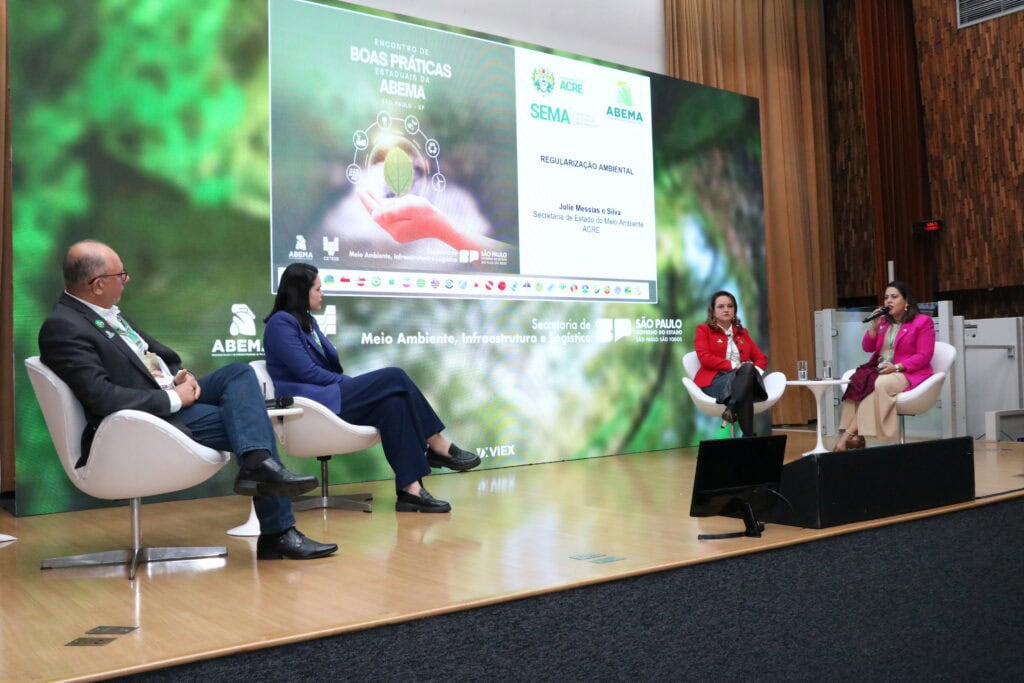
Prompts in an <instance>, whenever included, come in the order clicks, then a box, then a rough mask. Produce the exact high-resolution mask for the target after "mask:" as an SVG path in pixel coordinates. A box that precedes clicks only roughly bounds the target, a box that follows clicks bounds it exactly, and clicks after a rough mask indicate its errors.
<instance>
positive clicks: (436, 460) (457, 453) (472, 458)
mask: <svg viewBox="0 0 1024 683" xmlns="http://www.w3.org/2000/svg"><path fill="white" fill-rule="evenodd" d="M427 462H428V463H429V464H430V466H431V467H433V468H434V469H436V470H437V469H441V468H442V467H447V468H448V469H450V470H455V471H456V472H465V471H466V470H471V469H473V468H474V467H476V466H477V465H479V464H480V456H478V455H476V454H475V453H470V452H469V451H464V450H462V449H461V448H459V447H458V446H456V445H455V444H452V445H451V447H449V448H448V455H441V454H440V453H438V452H437V451H435V450H434V449H433V448H430V447H429V446H428V447H427Z"/></svg>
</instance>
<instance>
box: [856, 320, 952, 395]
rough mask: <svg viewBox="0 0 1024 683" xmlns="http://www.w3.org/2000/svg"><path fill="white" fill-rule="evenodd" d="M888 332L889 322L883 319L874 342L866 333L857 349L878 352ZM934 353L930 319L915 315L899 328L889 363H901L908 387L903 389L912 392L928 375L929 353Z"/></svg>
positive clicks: (932, 329) (929, 371) (930, 362)
mask: <svg viewBox="0 0 1024 683" xmlns="http://www.w3.org/2000/svg"><path fill="white" fill-rule="evenodd" d="M888 331H889V321H887V320H883V321H882V324H881V326H880V327H879V328H878V336H876V337H875V338H874V339H872V338H871V335H870V334H868V333H867V332H865V333H864V339H863V340H862V341H861V347H862V348H863V349H864V350H865V351H867V352H868V353H874V352H876V351H879V352H880V351H881V350H882V344H883V343H884V342H885V335H886V332H888ZM934 352H935V323H934V321H933V320H932V318H931V316H928V315H923V314H918V315H916V316H914V319H913V320H912V321H911V322H909V323H907V324H905V325H903V326H902V327H900V331H899V332H898V333H897V334H896V341H895V342H893V360H892V362H893V363H903V367H904V368H906V370H904V371H903V374H904V375H905V376H906V378H907V381H908V382H910V386H908V387H907V389H906V390H910V389H913V388H914V387H916V386H917V385H918V384H920V383H921V382H923V381H925V380H926V379H928V378H929V377H931V376H932V374H933V372H932V353H934Z"/></svg>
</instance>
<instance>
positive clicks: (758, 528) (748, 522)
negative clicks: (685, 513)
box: [697, 500, 764, 541]
mask: <svg viewBox="0 0 1024 683" xmlns="http://www.w3.org/2000/svg"><path fill="white" fill-rule="evenodd" d="M736 503H737V506H738V507H739V511H740V514H742V515H743V524H744V526H746V528H745V529H744V530H743V531H732V532H730V533H726V534H697V540H698V541H706V540H714V539H717V538H742V537H743V536H750V537H752V538H761V532H762V531H764V524H762V523H761V522H759V521H757V517H755V516H754V508H752V507H750V501H749V500H743V501H736Z"/></svg>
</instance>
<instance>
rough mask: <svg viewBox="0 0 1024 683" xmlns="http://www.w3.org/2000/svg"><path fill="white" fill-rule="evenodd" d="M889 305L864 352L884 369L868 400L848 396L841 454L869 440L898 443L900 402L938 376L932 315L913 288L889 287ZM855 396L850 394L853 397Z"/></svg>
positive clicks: (865, 341)
mask: <svg viewBox="0 0 1024 683" xmlns="http://www.w3.org/2000/svg"><path fill="white" fill-rule="evenodd" d="M883 306H884V307H885V308H888V313H886V314H885V315H884V316H881V317H878V318H875V319H874V320H873V321H872V322H871V325H870V327H868V330H867V332H865V333H864V339H863V341H862V342H861V347H862V348H863V349H864V350H865V351H867V352H869V353H871V354H872V356H871V361H869V362H871V363H872V365H873V366H874V367H876V368H877V370H878V373H877V375H878V376H877V378H876V379H875V384H874V390H873V391H871V393H869V394H868V395H867V396H865V397H864V398H863V399H862V400H853V399H851V398H848V397H847V396H844V397H843V414H842V417H841V418H840V420H839V429H840V430H846V431H845V433H844V434H843V435H842V436H841V437H840V439H839V441H838V443H836V446H835V450H839V451H843V450H846V449H847V448H863V447H864V445H865V441H864V437H865V436H877V437H879V438H881V439H882V440H883V441H890V442H891V441H895V440H896V438H897V436H899V425H898V422H897V419H898V416H897V415H896V398H897V397H898V396H899V395H900V393H901V392H904V391H907V390H908V389H913V388H914V387H916V386H917V385H918V384H920V383H921V382H923V381H924V380H925V379H927V378H928V377H930V376H931V374H932V353H933V352H934V351H935V324H934V322H933V321H932V319H931V317H930V316H927V315H922V314H921V313H920V312H919V311H918V310H917V304H916V303H915V302H914V298H913V295H912V294H911V293H910V287H909V286H908V285H907V283H905V282H901V281H899V280H893V281H892V282H890V283H889V284H888V286H887V287H886V288H885V302H884V304H883ZM861 369H867V368H865V367H864V366H862V367H861V368H859V369H858V373H861ZM861 374H863V373H861ZM871 374H874V373H873V372H872V373H871ZM855 377H856V375H855ZM853 384H854V383H851V387H852V386H853ZM850 393H851V392H850V390H849V389H848V390H847V394H850Z"/></svg>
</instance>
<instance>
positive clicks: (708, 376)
mask: <svg viewBox="0 0 1024 683" xmlns="http://www.w3.org/2000/svg"><path fill="white" fill-rule="evenodd" d="M726 346H727V345H726V343H725V335H724V334H722V333H721V332H714V331H712V329H711V328H710V327H708V326H707V325H706V324H703V323H702V324H700V325H698V326H697V331H696V333H695V335H694V339H693V350H694V351H696V352H697V360H699V361H700V370H699V371H698V372H697V376H696V377H695V378H694V379H693V381H694V383H696V385H697V386H699V387H702V388H703V387H707V386H710V385H711V381H712V380H713V379H714V378H715V375H717V374H718V373H719V372H728V371H729V370H732V363H730V362H729V361H728V360H726V358H725V349H726Z"/></svg>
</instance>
